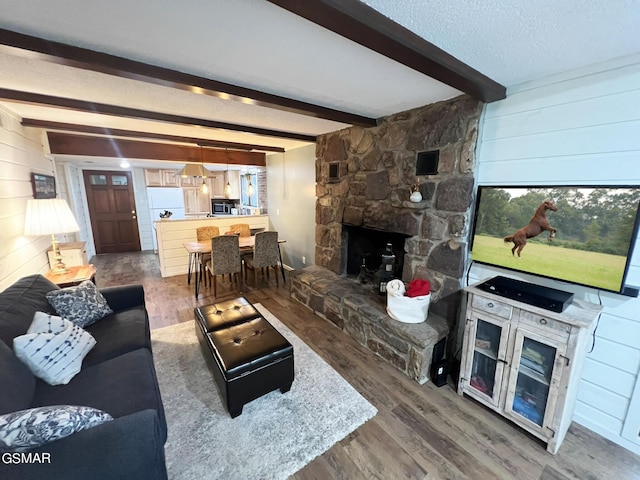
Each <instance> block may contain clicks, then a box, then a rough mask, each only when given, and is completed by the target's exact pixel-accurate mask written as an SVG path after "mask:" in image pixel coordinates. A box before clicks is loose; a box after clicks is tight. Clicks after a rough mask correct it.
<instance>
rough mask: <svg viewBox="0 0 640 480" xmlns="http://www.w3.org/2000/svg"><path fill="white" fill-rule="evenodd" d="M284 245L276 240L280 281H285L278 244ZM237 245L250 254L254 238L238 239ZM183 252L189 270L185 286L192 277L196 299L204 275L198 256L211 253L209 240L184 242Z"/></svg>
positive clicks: (283, 241)
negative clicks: (184, 251) (185, 255)
mask: <svg viewBox="0 0 640 480" xmlns="http://www.w3.org/2000/svg"><path fill="white" fill-rule="evenodd" d="M281 243H286V240H282V239H280V238H279V239H278V259H279V260H280V272H281V273H282V279H283V280H284V281H286V278H285V276H284V265H283V263H282V251H281V250H280V244H281ZM238 244H239V247H240V253H241V254H242V253H247V252H252V251H253V248H254V247H255V244H256V236H255V235H251V236H249V237H238ZM182 245H183V246H184V248H185V250H186V251H187V252H188V253H189V269H188V271H187V284H189V285H191V277H192V276H194V277H195V278H194V284H195V294H196V299H197V298H198V294H199V293H200V281H201V279H202V275H203V274H204V271H203V268H202V262H200V255H203V254H207V253H211V240H208V241H204V242H184V243H183V244H182Z"/></svg>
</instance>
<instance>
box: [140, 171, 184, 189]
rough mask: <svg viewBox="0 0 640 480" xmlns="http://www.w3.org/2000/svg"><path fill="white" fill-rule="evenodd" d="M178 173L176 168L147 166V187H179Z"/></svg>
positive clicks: (145, 172) (145, 173) (145, 174)
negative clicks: (165, 168) (167, 168)
mask: <svg viewBox="0 0 640 480" xmlns="http://www.w3.org/2000/svg"><path fill="white" fill-rule="evenodd" d="M176 173H177V172H176V170H163V169H160V168H145V169H144V182H145V185H146V186H147V187H179V186H180V183H179V177H178V175H176Z"/></svg>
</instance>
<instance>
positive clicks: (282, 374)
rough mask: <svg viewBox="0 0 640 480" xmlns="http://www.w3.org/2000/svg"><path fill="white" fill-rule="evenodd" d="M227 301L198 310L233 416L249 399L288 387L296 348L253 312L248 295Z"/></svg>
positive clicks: (204, 344) (208, 355)
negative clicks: (247, 299)
mask: <svg viewBox="0 0 640 480" xmlns="http://www.w3.org/2000/svg"><path fill="white" fill-rule="evenodd" d="M223 303H224V304H228V305H222V304H214V305H213V306H212V305H207V306H204V307H198V308H196V309H195V317H196V322H195V323H196V333H197V335H198V338H199V339H200V344H201V345H202V348H203V350H204V353H205V357H206V358H207V361H208V363H209V365H210V367H211V370H212V372H213V375H214V378H215V380H216V384H217V385H218V389H219V390H220V394H221V395H222V398H223V401H224V403H225V404H226V407H227V411H228V412H229V414H230V415H231V417H232V418H235V417H237V416H238V415H240V414H241V413H242V409H243V407H244V405H245V404H246V403H249V402H251V401H252V400H255V399H256V398H259V397H261V396H262V395H265V394H267V393H269V392H271V391H273V390H276V389H280V391H281V392H282V393H286V392H288V391H289V389H290V388H291V384H292V383H293V378H294V369H293V347H292V346H291V344H290V343H289V342H288V341H287V339H285V338H284V337H283V336H282V335H281V334H280V333H279V332H278V331H277V330H276V329H275V328H273V326H272V325H271V324H270V323H269V322H268V321H267V320H265V319H264V318H263V317H262V316H258V317H254V316H253V312H252V309H253V311H256V310H255V309H254V308H253V306H252V305H251V304H250V303H249V302H247V301H246V299H244V298H238V299H235V300H231V301H229V302H223ZM221 306H226V307H229V308H228V309H227V310H222V309H221V308H220V307H221ZM228 310H232V313H227V312H228ZM241 311H242V313H241ZM256 313H257V311H256ZM243 315H245V317H243ZM258 315H260V314H259V313H258ZM207 330H209V331H207Z"/></svg>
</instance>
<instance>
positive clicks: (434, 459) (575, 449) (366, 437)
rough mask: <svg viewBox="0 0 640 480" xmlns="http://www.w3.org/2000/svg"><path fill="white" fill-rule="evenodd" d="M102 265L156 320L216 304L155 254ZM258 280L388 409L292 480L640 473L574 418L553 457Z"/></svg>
mask: <svg viewBox="0 0 640 480" xmlns="http://www.w3.org/2000/svg"><path fill="white" fill-rule="evenodd" d="M93 263H94V265H95V266H96V267H97V269H98V273H97V276H96V283H97V284H98V286H99V287H103V286H111V285H122V284H128V283H142V284H143V285H144V289H145V296H146V302H147V308H148V311H149V316H150V319H151V326H152V328H158V327H164V326H168V325H172V324H175V323H178V322H185V321H189V320H192V319H193V309H194V307H196V306H197V305H205V304H208V303H212V302H214V298H213V297H212V289H210V288H203V289H202V292H201V294H200V298H199V299H198V301H196V300H195V298H194V291H193V285H191V286H189V285H187V277H186V275H181V276H176V277H170V278H165V279H163V278H162V277H161V276H160V269H159V265H158V260H157V256H156V255H154V254H152V253H132V254H109V255H99V256H97V257H94V258H93ZM259 282H260V280H259ZM227 286H228V284H227ZM258 287H259V288H254V287H253V286H252V285H250V286H246V287H245V288H244V290H243V295H244V296H245V297H246V298H247V299H248V300H249V301H251V302H254V303H258V302H259V303H261V304H263V305H264V306H265V307H266V308H267V309H269V310H270V311H271V312H272V313H273V314H274V315H276V316H277V317H278V318H279V319H280V320H281V321H282V322H283V323H285V324H286V325H287V326H288V327H289V328H290V329H291V330H292V331H293V332H295V333H296V334H297V335H298V336H299V337H300V338H301V339H302V340H303V341H304V342H306V343H307V344H308V345H309V346H310V347H311V348H313V349H314V350H315V351H316V352H317V353H318V354H319V355H321V356H322V357H323V358H324V359H325V360H326V361H327V362H328V363H329V364H330V365H331V366H332V367H333V368H334V369H335V370H337V371H338V372H339V373H340V374H341V375H342V376H343V377H344V378H345V379H346V380H347V381H348V382H349V383H350V384H351V385H353V386H354V387H355V388H356V389H357V390H358V391H359V392H360V393H361V394H362V395H363V396H364V397H365V398H367V399H368V400H369V401H370V402H371V403H372V404H373V405H375V406H376V408H377V409H378V414H377V415H376V416H375V417H374V418H373V419H371V420H369V421H368V422H367V423H366V424H365V425H363V426H361V427H360V428H358V429H357V430H356V431H355V432H353V433H352V434H351V435H349V436H348V437H347V438H345V439H344V440H342V441H341V442H339V443H338V444H336V445H334V446H333V447H332V448H331V449H330V450H329V451H328V452H326V453H325V454H324V455H322V456H320V457H318V458H316V459H315V460H314V461H313V462H311V463H310V464H309V465H307V466H306V467H305V468H304V469H302V470H300V471H299V472H298V473H296V474H295V475H294V476H293V477H292V478H294V479H297V480H303V479H304V480H306V479H319V480H320V479H322V480H326V479H349V480H354V479H367V480H369V479H385V480H387V479H483V480H484V479H494V478H505V479H511V478H513V479H519V480H528V479H544V480H564V479H579V480H592V479H607V480H608V479H615V480H623V479H629V480H631V479H640V456H637V455H634V454H632V453H630V452H629V451H627V450H625V449H623V448H621V447H618V446H616V445H615V444H613V443H611V442H609V441H607V440H605V439H603V438H602V437H600V436H598V435H595V434H594V433H592V432H591V431H589V430H586V429H585V428H582V427H580V426H578V425H576V424H575V423H574V424H573V426H572V427H571V429H570V431H569V434H568V435H567V437H566V439H565V441H564V443H563V444H562V446H561V447H560V450H559V452H558V454H557V455H555V456H554V455H551V454H549V453H547V452H546V450H545V447H544V445H543V444H542V443H540V442H539V441H538V440H537V439H535V438H534V437H532V436H530V435H528V434H526V433H524V432H523V431H521V430H520V429H519V428H517V427H515V426H514V425H512V424H511V423H509V422H508V421H506V420H505V419H503V418H502V417H500V416H499V415H497V414H495V413H493V412H492V411H490V410H489V409H487V408H485V407H483V406H481V405H480V404H478V403H476V402H474V401H473V400H471V399H469V398H467V397H460V396H458V395H457V394H456V393H455V389H454V385H453V382H452V381H451V380H449V385H446V386H443V387H441V388H436V387H434V386H433V385H432V384H431V383H427V384H426V385H422V386H421V385H418V384H417V383H415V382H413V381H411V380H410V379H409V378H407V377H406V376H405V375H403V374H402V373H400V372H398V371H397V370H395V369H394V368H393V367H391V366H390V365H389V364H387V363H386V362H384V361H382V360H380V359H379V358H378V357H376V356H375V355H374V354H373V353H371V352H370V351H369V350H367V349H366V348H364V347H362V346H360V345H358V344H357V343H356V342H355V341H354V340H352V339H351V338H350V337H347V336H346V335H345V334H344V333H343V332H342V331H340V330H338V329H337V328H335V327H333V326H332V325H331V324H330V323H329V322H327V321H325V320H323V319H322V318H320V317H317V316H316V315H314V314H313V313H311V312H310V311H309V310H307V309H306V308H305V307H303V306H301V305H300V304H298V303H297V302H294V301H293V300H291V299H290V297H289V289H288V285H283V282H282V281H281V282H280V286H279V287H276V285H275V281H274V277H273V274H272V275H271V278H270V281H269V282H263V283H262V284H259V285H258ZM219 293H220V291H219ZM224 294H225V292H224V291H223V295H224ZM226 294H227V295H232V296H237V294H235V293H234V292H232V291H230V290H229V291H227V292H226ZM221 298H224V296H221ZM283 434H286V433H285V432H283Z"/></svg>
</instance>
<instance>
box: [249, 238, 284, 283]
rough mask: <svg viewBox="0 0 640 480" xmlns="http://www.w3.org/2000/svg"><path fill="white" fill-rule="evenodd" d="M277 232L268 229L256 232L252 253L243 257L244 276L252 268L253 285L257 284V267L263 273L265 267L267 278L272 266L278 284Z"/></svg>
mask: <svg viewBox="0 0 640 480" xmlns="http://www.w3.org/2000/svg"><path fill="white" fill-rule="evenodd" d="M278 260H279V251H278V232H273V231H268V232H259V233H256V242H255V246H254V247H253V255H248V256H246V257H244V266H245V277H246V275H247V270H253V285H254V286H257V285H258V269H260V270H262V271H263V273H264V271H265V268H266V275H267V278H269V268H271V267H272V268H273V270H274V272H275V276H276V285H280V283H279V280H278Z"/></svg>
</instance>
